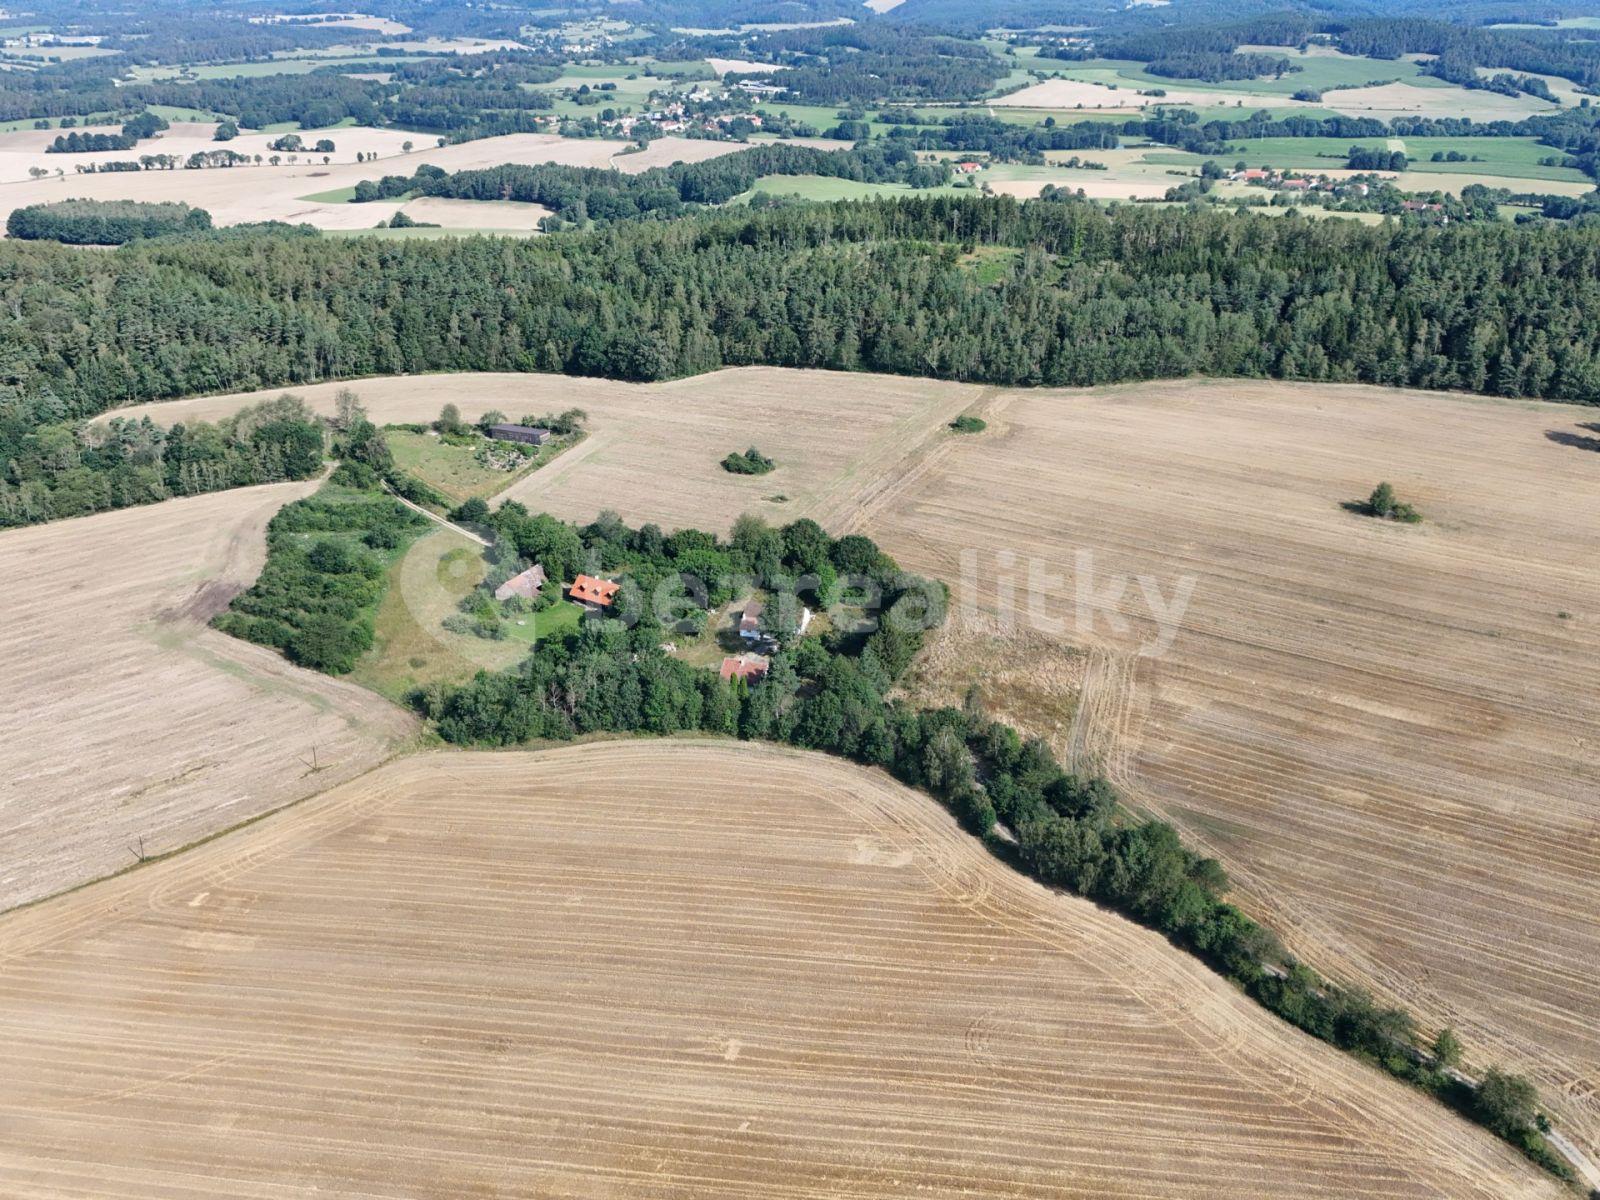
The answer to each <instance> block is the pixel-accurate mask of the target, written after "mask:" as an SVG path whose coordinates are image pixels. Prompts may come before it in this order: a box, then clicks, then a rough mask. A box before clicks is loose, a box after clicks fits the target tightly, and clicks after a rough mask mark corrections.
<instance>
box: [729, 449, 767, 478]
mask: <svg viewBox="0 0 1600 1200" xmlns="http://www.w3.org/2000/svg"><path fill="white" fill-rule="evenodd" d="M777 467H778V464H777V463H776V462H774V461H773V460H772V459H770V458H768V457H767V456H766V455H765V454H763V453H761V451H759V450H757V449H756V448H755V447H754V446H751V447H750V448H749V449H748V450H746V451H745V452H744V453H743V454H740V453H739V452H738V451H734V452H733V453H732V454H729V455H728V456H727V457H726V458H724V459H723V460H722V469H723V470H724V471H727V472H728V473H729V474H730V475H766V474H768V473H770V472H772V471H775V470H776V469H777Z"/></svg>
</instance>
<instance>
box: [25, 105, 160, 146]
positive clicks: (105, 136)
mask: <svg viewBox="0 0 1600 1200" xmlns="http://www.w3.org/2000/svg"><path fill="white" fill-rule="evenodd" d="M123 103H124V104H125V103H126V101H124V102H123ZM118 107H121V105H119V106H118ZM170 127H171V126H170V125H169V124H168V122H167V119H166V118H165V117H162V116H159V115H157V114H156V113H153V112H142V113H140V114H139V115H138V116H136V117H132V118H130V119H129V120H127V121H125V122H124V123H123V126H122V132H121V133H80V132H79V131H78V130H76V129H74V130H73V131H72V132H71V133H67V134H62V135H60V136H58V137H57V138H56V139H55V140H54V141H53V142H51V143H50V144H49V145H48V146H46V147H45V153H47V154H85V153H91V152H101V151H106V150H132V149H133V148H134V147H135V146H137V145H138V144H139V142H140V140H141V139H143V138H149V137H155V135H156V134H158V133H160V132H161V131H162V130H163V129H168V128H170Z"/></svg>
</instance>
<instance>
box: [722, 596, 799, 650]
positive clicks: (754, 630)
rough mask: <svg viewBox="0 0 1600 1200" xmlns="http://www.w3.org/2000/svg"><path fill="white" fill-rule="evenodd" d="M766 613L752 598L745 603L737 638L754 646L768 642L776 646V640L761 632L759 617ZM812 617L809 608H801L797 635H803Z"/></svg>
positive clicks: (759, 603)
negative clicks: (754, 644)
mask: <svg viewBox="0 0 1600 1200" xmlns="http://www.w3.org/2000/svg"><path fill="white" fill-rule="evenodd" d="M766 611H767V606H766V605H765V604H764V603H763V602H762V601H760V600H757V599H756V598H755V597H754V596H752V597H751V598H750V599H749V600H747V601H745V605H744V610H743V611H742V612H741V613H740V614H739V636H740V637H741V638H743V639H744V640H745V641H747V642H752V643H756V644H763V643H768V642H771V643H774V644H776V640H775V639H774V638H773V637H772V636H771V635H770V634H767V633H763V632H762V630H761V616H762V614H763V613H765V612H766ZM814 615H815V614H814V613H813V612H812V611H811V610H810V609H809V608H806V607H805V606H803V605H802V606H801V608H800V627H799V630H798V632H799V633H802V634H803V633H805V631H806V628H807V627H808V626H809V625H810V624H811V618H812V617H813V616H814Z"/></svg>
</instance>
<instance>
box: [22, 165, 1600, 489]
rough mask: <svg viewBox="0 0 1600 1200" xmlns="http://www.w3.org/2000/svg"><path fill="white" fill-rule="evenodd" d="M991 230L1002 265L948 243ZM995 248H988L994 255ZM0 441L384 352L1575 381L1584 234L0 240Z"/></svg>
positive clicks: (769, 216) (639, 361) (1048, 376)
mask: <svg viewBox="0 0 1600 1200" xmlns="http://www.w3.org/2000/svg"><path fill="white" fill-rule="evenodd" d="M976 246H998V247H1014V248H1016V252H1015V253H1013V254H1010V255H1009V256H1008V255H1004V254H1002V255H1001V257H1002V258H1003V259H1006V260H1008V262H1009V266H1008V269H1007V271H1006V272H1005V274H1004V275H1003V277H1002V278H1001V279H1000V280H999V281H998V282H991V281H992V280H993V278H994V276H993V273H992V270H986V271H985V272H983V273H979V272H978V271H976V270H974V269H973V268H972V266H971V265H969V261H967V260H966V259H965V258H964V251H966V250H970V249H971V248H973V247H976ZM994 257H995V256H994V255H993V254H990V255H988V256H987V261H988V263H989V265H990V267H992V265H993V260H994ZM0 294H3V303H4V309H5V311H6V312H7V313H8V315H10V316H11V317H12V318H13V321H14V325H13V327H14V328H16V329H18V330H19V331H20V336H12V337H10V338H7V339H5V341H4V342H3V343H0V346H3V351H0V352H3V354H4V361H3V371H4V379H5V380H6V383H5V384H4V387H5V388H6V391H7V392H8V393H9V395H8V398H6V399H4V400H3V401H0V405H3V407H0V459H3V457H4V452H5V449H6V446H5V443H7V442H9V441H11V440H13V439H14V438H15V437H16V436H18V432H19V430H23V429H26V428H28V427H31V426H33V425H36V424H40V423H47V422H52V421H60V420H63V419H69V418H72V417H76V416H84V415H88V414H92V413H95V412H98V411H101V410H103V409H106V408H109V407H111V406H113V405H117V404H124V403H128V402H130V401H138V400H143V399H155V398H159V397H169V396H178V395H184V394H192V393H202V392H216V391H225V390H234V389H247V388H260V387H272V386H277V385H281V384H289V383H295V382H304V381H309V380H314V379H328V378H337V377H341V376H342V377H353V376H360V375H368V374H387V373H392V372H400V371H438V370H532V371H566V372H571V373H576V374H586V375H609V376H615V377H620V378H627V379H662V378H667V377H672V376H681V375H689V374H694V373H698V372H702V371H709V370H713V369H715V368H717V367H721V366H725V365H740V364H753V363H769V364H773V365H778V366H795V367H825V368H836V369H844V370H874V371H886V372H899V373H905V374H917V375H930V376H939V377H943V378H952V379H964V380H978V381H988V382H994V383H1001V384H1053V385H1073V384H1094V383H1105V382H1109V381H1113V380H1123V379H1142V378H1155V377H1163V376H1178V375H1188V374H1192V373H1201V374H1210V375H1245V376H1281V377H1285V378H1294V379H1313V380H1336V381H1361V382H1370V383H1380V384H1396V385H1409V386H1414V387H1429V388H1463V389H1468V390H1472V391H1486V392H1491V393H1498V394H1502V395H1527V396H1547V397H1556V398H1562V399H1569V400H1578V401H1583V402H1587V403H1595V402H1600V322H1597V321H1595V320H1594V319H1593V314H1594V313H1596V312H1600V231H1596V230H1589V229H1583V228H1567V227H1562V228H1534V227H1528V228H1513V227H1501V226H1493V225H1481V226H1479V225H1473V226H1450V227H1448V228H1444V229H1431V228H1414V227H1407V226H1395V225H1387V226H1377V227H1369V226H1364V225H1358V224H1356V223H1354V222H1345V221H1320V222H1313V221H1307V220H1303V219H1300V218H1298V217H1294V216H1285V217H1277V218H1266V217H1254V216H1252V217H1240V216H1236V215H1231V214H1222V213H1215V212H1208V211H1189V210H1182V209H1147V208H1122V209H1118V210H1114V211H1111V212H1106V211H1103V210H1101V209H1099V208H1096V207H1094V206H1092V205H1090V204H1087V203H1083V202H1076V201H1072V202H1068V201H1040V202H1034V203H1030V204H1027V205H1021V204H1018V203H1016V202H1015V201H1012V200H1009V199H1005V198H970V199H967V198H962V199H957V198H953V197H946V196H939V197H926V198H917V199H908V200H902V201H897V202H895V203H891V204H844V205H832V206H817V207H806V208H795V209H780V210H775V211H768V212H762V213H741V214H730V213H717V214H711V215H705V216H696V217H690V218H686V219H683V220H680V221H676V222H638V223H623V224H618V225H616V226H613V227H611V228H609V229H606V230H603V231H600V232H597V233H586V234H562V235H556V236H552V237H548V238H544V239H540V240H536V241H530V242H525V241H515V240H510V239H487V238H480V239H464V240H442V241H438V242H385V241H369V240H363V239H352V240H348V241H345V240H332V239H314V238H295V239H282V238H268V237H252V236H238V237H234V238H227V239H224V238H217V237H215V236H208V235H197V236H195V237H194V238H193V239H192V240H182V239H180V240H171V241H158V242H146V243H137V244H134V245H130V246H128V247H125V248H123V249H122V250H120V251H117V252H114V253H111V254H85V253H83V252H82V251H79V250H74V249H71V248H67V247H61V246H54V245H45V244H38V243H26V244H11V243H8V244H5V245H3V246H0Z"/></svg>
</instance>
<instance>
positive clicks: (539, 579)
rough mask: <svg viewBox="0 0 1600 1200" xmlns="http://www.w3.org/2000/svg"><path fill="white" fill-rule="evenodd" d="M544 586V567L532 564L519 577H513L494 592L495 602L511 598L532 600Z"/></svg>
mask: <svg viewBox="0 0 1600 1200" xmlns="http://www.w3.org/2000/svg"><path fill="white" fill-rule="evenodd" d="M544 584H545V574H544V567H542V566H540V565H539V564H538V563H534V564H533V566H531V567H529V568H528V569H527V570H526V571H524V572H522V574H520V575H513V576H512V577H511V578H510V579H508V580H506V581H505V582H504V583H502V584H501V585H500V586H499V587H497V588H495V590H494V598H495V599H496V600H509V599H511V597H513V596H521V597H522V598H523V599H524V600H532V599H533V598H534V597H535V596H537V595H538V594H539V589H540V588H542V587H543V586H544Z"/></svg>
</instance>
